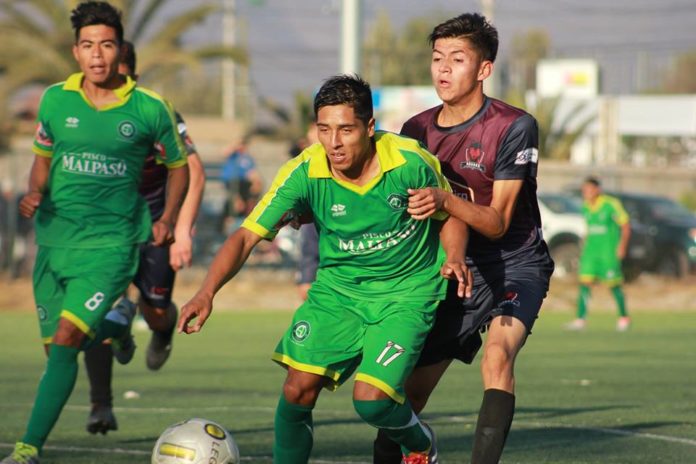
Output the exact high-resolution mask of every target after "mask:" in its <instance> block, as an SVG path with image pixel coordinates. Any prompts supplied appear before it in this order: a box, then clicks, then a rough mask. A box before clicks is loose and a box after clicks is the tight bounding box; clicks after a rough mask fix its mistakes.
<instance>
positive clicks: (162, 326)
mask: <svg viewBox="0 0 696 464" xmlns="http://www.w3.org/2000/svg"><path fill="white" fill-rule="evenodd" d="M119 73H121V74H123V75H126V76H130V77H131V78H132V79H133V80H137V78H138V76H137V74H136V53H135V48H134V47H133V44H132V43H131V42H128V41H124V43H123V54H122V61H121V63H120V65H119ZM175 116H176V122H177V131H178V132H179V135H180V136H181V139H182V140H183V142H184V145H185V146H186V152H187V154H188V158H187V159H188V166H189V188H188V191H187V192H186V197H185V198H184V203H183V204H182V205H181V210H180V211H179V216H178V217H177V220H176V225H175V227H174V242H173V243H171V244H169V243H167V244H163V245H154V244H152V243H148V244H144V245H142V246H141V248H140V264H139V266H138V272H137V274H136V276H135V279H134V280H133V283H134V284H135V286H136V287H137V288H138V291H139V295H140V296H139V298H138V304H137V307H138V309H139V310H140V313H141V314H142V315H143V317H144V318H145V321H146V322H147V325H148V327H149V328H150V329H151V330H152V335H151V338H150V343H149V345H148V347H147V353H146V355H145V362H146V365H147V367H148V369H150V370H157V369H159V368H160V367H162V365H164V363H165V362H166V361H167V359H168V357H169V354H170V353H171V350H172V336H173V334H174V328H175V327H176V318H177V309H176V305H175V304H174V303H173V302H172V292H173V287H174V280H175V276H176V274H175V273H176V271H178V270H179V269H181V268H183V267H186V266H190V265H191V255H192V235H193V228H194V223H195V221H196V217H197V216H198V208H199V206H200V203H201V198H202V196H203V189H204V186H205V173H204V170H203V165H202V164H201V159H200V157H199V156H198V153H197V151H196V146H195V145H194V143H193V141H192V140H191V138H190V137H189V135H188V133H187V131H186V123H185V122H184V120H183V118H182V117H181V115H180V114H179V113H178V112H175ZM154 149H155V148H154V147H153V152H151V153H150V155H149V156H148V157H147V159H146V160H145V165H144V167H143V176H142V180H141V183H140V189H139V190H140V194H141V195H142V196H143V197H144V198H145V200H146V201H147V204H148V206H149V208H150V214H151V216H152V220H153V221H157V220H158V219H159V218H160V217H161V216H162V213H163V212H164V205H165V202H166V193H167V179H168V177H169V175H168V171H167V169H166V167H165V166H164V165H163V164H161V162H159V161H158V155H157V153H156V152H155V151H154ZM118 306H124V307H126V308H127V309H128V311H134V308H135V306H136V305H135V303H133V302H132V301H131V300H129V299H128V297H127V296H124V297H123V298H122V299H121V300H120V301H119V302H118ZM85 367H86V369H87V375H88V376H89V383H90V400H91V403H92V410H91V412H90V414H89V416H88V418H87V431H88V432H90V433H98V432H99V433H102V434H105V433H106V432H108V431H109V430H117V429H118V425H117V422H116V417H115V416H114V414H113V410H112V402H113V394H112V391H111V379H112V371H113V356H112V353H111V349H110V347H109V346H108V344H98V345H95V346H93V347H92V348H90V349H88V350H87V351H85Z"/></svg>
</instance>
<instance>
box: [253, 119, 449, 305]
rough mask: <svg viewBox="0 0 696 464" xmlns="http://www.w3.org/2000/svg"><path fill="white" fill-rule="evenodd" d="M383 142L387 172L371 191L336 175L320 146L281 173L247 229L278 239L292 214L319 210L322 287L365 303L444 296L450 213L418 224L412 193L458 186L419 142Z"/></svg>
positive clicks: (385, 137)
mask: <svg viewBox="0 0 696 464" xmlns="http://www.w3.org/2000/svg"><path fill="white" fill-rule="evenodd" d="M375 143H376V149H377V154H376V156H377V158H378V161H379V165H380V168H381V170H380V173H379V174H378V175H377V176H376V177H375V178H374V179H372V180H371V181H369V182H368V183H367V184H366V185H363V186H357V185H354V184H351V183H349V182H345V181H342V180H339V179H337V178H335V177H334V176H333V175H332V174H331V170H330V167H329V164H328V160H327V157H326V152H325V150H324V148H323V147H322V146H321V145H320V144H315V145H312V146H311V147H309V148H307V149H306V150H304V151H303V152H302V153H301V154H300V155H298V156H297V157H296V158H294V159H292V160H290V161H289V162H287V163H286V164H285V165H284V166H283V167H282V168H281V170H280V171H279V173H278V175H277V176H276V178H275V180H274V181H273V183H272V185H271V188H270V189H269V191H268V192H267V193H266V194H265V195H264V196H263V198H262V199H261V201H260V202H259V204H258V205H257V206H256V207H255V208H254V210H253V211H252V212H251V214H250V215H249V216H248V217H247V219H246V220H245V221H244V223H243V224H242V227H244V228H246V229H249V230H251V231H252V232H254V233H256V234H258V235H259V236H261V237H264V238H267V239H271V238H273V237H274V236H275V234H276V232H277V230H278V227H279V225H280V224H282V223H283V222H284V219H285V217H286V215H287V213H288V211H294V212H311V213H312V214H313V216H314V223H315V225H316V227H317V228H318V231H319V270H318V272H317V278H316V281H315V285H323V286H325V287H327V288H330V289H332V290H333V291H336V292H338V293H339V294H341V293H342V294H344V295H347V296H349V297H351V298H358V299H373V300H385V299H390V300H398V299H419V300H437V299H441V298H442V297H444V294H445V287H446V282H445V280H444V279H443V278H442V276H441V275H440V273H439V271H440V267H441V265H442V264H443V262H444V252H443V251H442V248H441V247H440V241H439V230H440V224H439V221H438V220H443V219H445V218H446V215H445V214H443V213H438V214H437V215H436V217H435V219H437V220H433V219H432V218H431V219H427V220H424V221H416V220H414V219H413V218H411V216H410V215H409V214H408V212H407V211H406V208H407V206H408V193H407V189H409V188H414V189H416V188H425V187H440V188H442V189H445V190H447V191H451V189H450V186H449V184H448V183H447V180H446V179H445V178H444V177H443V175H442V173H441V170H440V163H439V161H438V160H437V158H435V157H434V156H433V155H431V154H430V153H429V152H428V151H427V150H425V148H423V147H422V145H420V144H419V142H417V141H416V140H413V139H411V138H407V137H403V136H399V135H396V134H392V133H388V132H382V131H377V132H376V133H375Z"/></svg>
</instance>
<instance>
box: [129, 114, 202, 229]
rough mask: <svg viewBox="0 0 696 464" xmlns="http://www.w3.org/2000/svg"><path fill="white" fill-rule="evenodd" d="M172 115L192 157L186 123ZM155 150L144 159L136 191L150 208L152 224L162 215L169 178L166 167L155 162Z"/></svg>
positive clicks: (194, 151) (154, 148)
mask: <svg viewBox="0 0 696 464" xmlns="http://www.w3.org/2000/svg"><path fill="white" fill-rule="evenodd" d="M174 114H175V115H176V124H177V130H178V131H179V136H181V139H182V140H183V141H184V145H185V146H186V152H187V153H188V154H189V155H192V154H193V153H196V146H195V145H194V144H193V141H192V140H191V137H189V135H188V132H187V131H186V122H185V121H184V118H182V117H181V115H180V114H179V113H178V112H175V113H174ZM156 149H157V148H156V147H153V148H152V150H153V151H152V152H151V153H150V154H149V155H148V156H147V158H145V164H143V174H142V178H141V180H140V187H139V189H138V190H139V192H140V195H142V196H143V198H145V201H147V205H148V206H149V207H150V215H151V216H152V221H153V222H154V221H156V220H158V219H159V218H160V217H161V216H162V214H163V213H164V204H165V202H166V198H167V177H168V176H169V172H168V171H167V167H166V166H165V165H164V164H160V163H157V162H156V157H155V153H156V152H155V150H156Z"/></svg>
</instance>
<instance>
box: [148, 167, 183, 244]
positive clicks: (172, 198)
mask: <svg viewBox="0 0 696 464" xmlns="http://www.w3.org/2000/svg"><path fill="white" fill-rule="evenodd" d="M188 182H189V169H188V165H187V164H184V165H182V166H177V167H171V168H169V170H168V173H167V199H166V200H165V203H164V212H163V213H162V216H161V217H160V218H159V219H158V220H157V221H156V222H155V223H154V224H152V236H153V240H152V244H153V245H155V246H160V245H164V244H166V243H167V242H169V241H171V240H172V239H173V238H174V233H173V232H174V224H175V223H176V218H177V215H178V213H179V209H180V208H181V204H182V203H183V201H184V196H185V195H186V190H187V189H188Z"/></svg>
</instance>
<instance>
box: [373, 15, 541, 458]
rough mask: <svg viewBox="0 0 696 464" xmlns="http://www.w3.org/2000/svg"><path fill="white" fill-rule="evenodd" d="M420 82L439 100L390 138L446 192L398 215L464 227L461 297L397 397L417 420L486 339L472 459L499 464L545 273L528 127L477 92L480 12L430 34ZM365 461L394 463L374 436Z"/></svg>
mask: <svg viewBox="0 0 696 464" xmlns="http://www.w3.org/2000/svg"><path fill="white" fill-rule="evenodd" d="M429 41H430V44H431V46H432V59H431V65H430V70H431V76H432V81H433V85H434V86H435V90H436V91H437V94H438V97H439V98H440V100H442V104H441V105H438V106H436V107H434V108H431V109H429V110H426V111H424V112H423V113H420V114H418V115H416V116H414V117H413V118H411V119H409V120H408V121H407V122H406V123H405V124H404V126H403V128H402V129H401V133H402V134H404V135H408V136H411V137H414V138H416V139H418V140H420V141H421V142H422V143H423V144H424V145H425V146H426V147H427V148H428V149H429V150H430V151H431V152H432V153H434V154H435V155H436V156H437V157H438V159H439V160H440V162H441V163H442V172H443V174H444V175H445V177H447V179H448V180H449V182H450V184H451V186H452V189H453V192H447V191H445V190H442V189H432V188H431V189H421V190H415V191H410V192H409V193H410V194H411V197H410V199H409V209H408V211H409V213H410V214H412V215H413V217H415V218H416V219H422V218H424V217H428V216H429V215H431V214H434V213H435V212H437V211H444V212H447V213H449V214H450V215H452V216H454V217H456V218H459V219H460V220H462V221H464V222H465V223H467V224H468V225H469V228H470V230H471V233H470V239H469V245H468V247H467V265H468V266H469V269H471V271H472V273H473V275H474V286H473V289H472V296H471V297H470V298H465V299H462V298H460V297H459V296H457V295H456V294H455V293H454V292H453V291H450V292H449V295H448V299H447V300H446V301H444V302H443V303H442V304H441V305H440V307H439V308H438V313H437V319H436V322H435V326H434V327H433V330H432V332H431V333H430V334H429V335H428V339H427V341H426V344H425V346H424V348H423V352H422V354H421V357H420V360H419V361H418V365H417V367H416V369H415V370H414V372H413V374H412V375H411V378H410V379H409V380H408V382H407V394H408V397H409V400H410V401H411V403H412V404H413V407H414V410H415V411H417V412H420V411H421V410H422V409H423V408H424V406H425V404H426V402H427V400H428V398H429V396H430V394H431V393H432V391H433V389H434V388H435V387H436V385H437V383H438V381H439V380H440V378H441V377H442V375H443V374H444V373H445V371H446V369H447V368H448V366H449V365H450V363H451V362H452V360H453V359H459V360H460V361H463V362H465V363H471V362H472V360H473V358H474V356H475V355H476V352H477V351H478V349H479V347H480V346H481V337H480V335H479V333H480V332H482V331H487V336H486V341H485V344H484V346H483V359H482V361H481V376H482V379H483V388H484V392H483V400H482V402H481V407H480V410H479V415H478V421H477V424H476V430H475V433H474V440H473V450H472V456H471V462H472V463H473V464H482V463H491V464H492V463H498V461H499V459H500V456H501V454H502V452H503V448H504V446H505V441H506V438H507V435H508V432H509V430H510V426H511V424H512V418H513V415H514V411H515V395H514V391H515V388H514V387H515V377H514V364H515V358H516V357H517V354H518V353H519V351H520V349H521V348H522V346H523V345H524V343H525V341H526V340H527V336H528V334H529V333H531V330H532V326H533V324H534V321H535V320H536V318H537V315H538V313H539V310H540V308H541V304H542V301H543V300H544V298H545V296H546V292H547V291H548V287H549V279H550V277H551V273H552V272H553V261H552V260H551V257H550V256H549V252H548V248H547V246H546V243H545V242H544V240H543V239H542V236H541V219H540V216H539V207H538V204H537V198H536V187H537V183H536V175H537V161H538V149H537V147H538V129H537V123H536V121H535V119H534V118H533V117H532V116H531V115H529V114H528V113H526V112H525V111H523V110H521V109H519V108H515V107H512V106H510V105H508V104H506V103H504V102H502V101H500V100H496V99H493V98H489V97H487V96H486V95H484V93H483V82H484V80H485V79H486V78H488V77H489V76H490V74H491V72H492V70H493V62H494V61H495V58H496V54H497V51H498V32H497V30H496V29H495V28H494V27H493V26H492V25H491V24H490V23H489V22H488V21H487V20H486V18H484V17H483V16H481V15H479V14H463V15H460V16H457V17H455V18H451V19H449V20H447V21H445V22H443V23H441V24H439V25H437V26H436V27H435V28H434V29H433V31H432V33H431V34H430V37H429ZM374 452H375V455H374V456H375V462H377V463H380V464H384V463H399V454H398V449H397V447H396V446H394V445H390V444H389V442H388V440H385V434H384V433H383V432H382V431H380V433H379V435H378V439H377V441H376V442H375V450H374Z"/></svg>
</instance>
